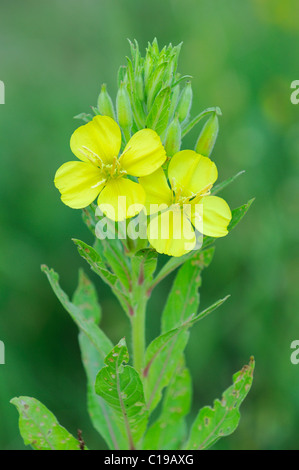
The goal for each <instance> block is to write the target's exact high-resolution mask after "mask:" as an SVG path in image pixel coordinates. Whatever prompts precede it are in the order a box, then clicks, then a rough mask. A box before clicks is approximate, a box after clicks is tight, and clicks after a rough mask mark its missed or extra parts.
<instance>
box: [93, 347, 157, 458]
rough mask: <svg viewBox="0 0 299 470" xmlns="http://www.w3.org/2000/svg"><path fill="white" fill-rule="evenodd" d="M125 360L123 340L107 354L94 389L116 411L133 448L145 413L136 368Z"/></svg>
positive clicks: (145, 418) (144, 424)
mask: <svg viewBox="0 0 299 470" xmlns="http://www.w3.org/2000/svg"><path fill="white" fill-rule="evenodd" d="M128 361H129V353H128V349H127V346H126V342H125V340H124V339H122V340H121V341H120V342H119V343H118V345H117V346H115V348H113V349H112V351H111V352H110V353H109V354H108V355H107V356H106V358H105V364H106V366H105V367H104V368H103V369H101V370H100V372H99V373H98V375H97V378H96V382H95V391H96V393H97V394H98V395H100V396H101V397H102V398H104V400H105V401H106V402H107V403H108V404H109V405H110V406H111V407H112V408H113V410H115V412H116V414H117V416H118V418H119V420H120V422H121V423H122V424H124V425H125V429H126V435H127V439H128V444H129V447H130V449H134V448H135V445H136V443H137V442H138V441H139V440H140V438H141V437H142V436H143V434H144V431H145V428H146V424H147V419H148V413H147V410H146V408H145V400H144V393H143V386H142V382H141V380H140V377H139V375H138V373H137V371H136V370H135V369H134V368H133V367H131V366H129V365H126V364H127V363H128Z"/></svg>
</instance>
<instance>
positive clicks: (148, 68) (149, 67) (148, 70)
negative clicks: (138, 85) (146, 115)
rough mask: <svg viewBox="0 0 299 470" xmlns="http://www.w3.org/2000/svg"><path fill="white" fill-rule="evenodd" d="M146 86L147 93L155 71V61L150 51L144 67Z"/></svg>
mask: <svg viewBox="0 0 299 470" xmlns="http://www.w3.org/2000/svg"><path fill="white" fill-rule="evenodd" d="M143 70H144V84H145V91H146V93H147V91H148V82H149V79H150V77H151V75H152V73H153V70H154V61H153V57H152V54H151V52H150V50H147V52H146V56H145V60H144V65H143Z"/></svg>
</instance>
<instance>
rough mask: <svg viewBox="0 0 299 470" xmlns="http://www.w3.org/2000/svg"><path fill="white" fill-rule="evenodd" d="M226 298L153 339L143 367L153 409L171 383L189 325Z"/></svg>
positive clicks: (150, 406)
mask: <svg viewBox="0 0 299 470" xmlns="http://www.w3.org/2000/svg"><path fill="white" fill-rule="evenodd" d="M227 298H228V297H225V298H224V299H221V300H218V301H217V302H215V303H214V304H213V305H211V306H210V307H208V308H207V309H205V310H203V311H202V312H201V313H199V314H198V315H196V316H194V315H192V316H191V317H190V318H188V319H187V320H186V321H185V322H184V323H182V324H181V325H180V326H179V327H177V328H174V329H172V330H170V331H168V332H167V333H164V334H162V335H161V336H158V337H157V338H156V339H154V340H153V341H152V342H151V343H150V345H149V346H148V348H147V350H146V355H145V368H144V370H143V378H144V379H143V380H144V390H145V396H146V402H147V407H148V409H149V410H150V411H153V410H154V409H155V408H156V406H157V405H158V403H159V401H160V399H161V396H162V391H163V389H164V388H165V387H166V386H168V384H169V382H170V380H171V378H172V376H173V374H174V373H175V370H176V367H177V364H178V363H179V362H180V360H181V357H182V354H183V352H184V349H185V347H186V344H187V341H188V338H189V329H190V328H191V327H192V326H193V325H194V324H195V323H197V322H198V321H199V320H202V319H203V318H205V317H206V316H207V315H209V314H210V313H212V312H213V311H214V310H215V309H217V308H218V307H220V306H221V305H222V304H223V303H224V302H225V301H226V300H227Z"/></svg>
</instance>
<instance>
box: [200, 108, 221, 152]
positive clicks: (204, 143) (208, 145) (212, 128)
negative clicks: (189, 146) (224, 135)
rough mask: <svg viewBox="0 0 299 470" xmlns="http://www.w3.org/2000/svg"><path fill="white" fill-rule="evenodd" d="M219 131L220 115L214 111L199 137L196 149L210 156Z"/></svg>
mask: <svg viewBox="0 0 299 470" xmlns="http://www.w3.org/2000/svg"><path fill="white" fill-rule="evenodd" d="M218 131H219V121H218V116H217V114H216V113H214V114H213V115H212V116H211V117H210V118H209V119H208V120H207V122H206V123H205V125H204V127H203V129H202V131H201V133H200V136H199V137H198V140H197V143H196V146H195V151H196V152H197V153H200V154H201V155H203V156H204V157H209V156H210V155H211V153H212V151H213V148H214V145H215V142H216V139H217V136H218Z"/></svg>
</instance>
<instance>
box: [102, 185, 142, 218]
mask: <svg viewBox="0 0 299 470" xmlns="http://www.w3.org/2000/svg"><path fill="white" fill-rule="evenodd" d="M144 201H145V193H144V189H143V188H142V186H141V185H140V184H139V183H135V182H134V181H131V180H129V179H127V178H118V179H115V180H113V179H112V180H110V181H108V183H107V184H106V186H105V187H104V189H103V191H102V192H101V194H100V195H99V198H98V206H99V207H100V209H101V211H102V212H103V213H104V214H105V215H106V216H107V217H109V219H112V220H115V221H118V220H119V221H121V220H125V219H127V218H129V217H134V216H135V215H136V214H139V212H140V211H141V210H142V208H143V207H144Z"/></svg>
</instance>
